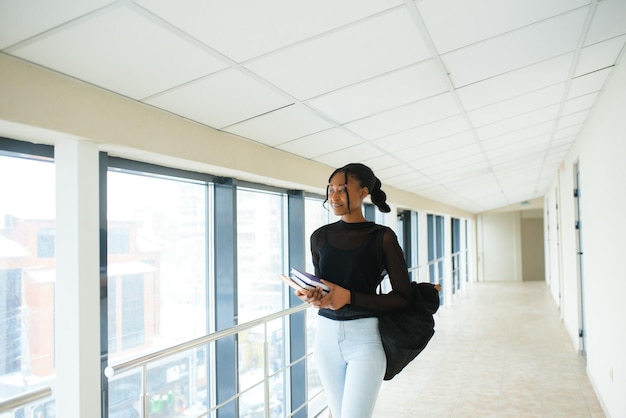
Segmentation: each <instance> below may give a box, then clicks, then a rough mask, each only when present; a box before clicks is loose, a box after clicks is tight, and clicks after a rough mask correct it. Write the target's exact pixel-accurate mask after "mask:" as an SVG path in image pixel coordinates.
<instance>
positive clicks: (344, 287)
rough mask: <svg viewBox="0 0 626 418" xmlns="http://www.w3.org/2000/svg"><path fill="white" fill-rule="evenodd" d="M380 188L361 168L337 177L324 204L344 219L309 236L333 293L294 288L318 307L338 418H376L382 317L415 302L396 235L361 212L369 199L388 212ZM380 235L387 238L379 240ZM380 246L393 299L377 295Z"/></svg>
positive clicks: (322, 366)
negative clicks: (366, 198)
mask: <svg viewBox="0 0 626 418" xmlns="http://www.w3.org/2000/svg"><path fill="white" fill-rule="evenodd" d="M380 187H381V183H380V180H379V179H378V178H376V176H375V175H374V173H373V172H372V170H371V169H370V168H369V167H367V166H366V165H363V164H359V163H353V164H348V165H346V166H344V167H341V168H339V169H337V170H335V171H334V172H333V173H332V175H331V176H330V179H329V182H328V188H327V192H326V202H328V204H329V205H330V207H331V209H332V211H333V212H334V213H335V215H337V216H340V217H341V220H339V221H337V222H335V223H332V224H329V225H325V226H323V227H321V228H319V229H317V230H316V231H315V232H313V234H312V235H311V253H312V256H313V265H314V267H315V275H316V276H318V277H320V278H322V279H323V283H324V284H326V285H327V286H328V287H329V288H330V292H329V293H328V294H326V295H324V294H322V292H321V289H319V288H317V289H313V290H309V291H296V294H297V295H298V297H300V299H302V300H303V301H305V302H309V303H311V304H312V305H313V306H315V307H317V308H319V320H318V328H317V337H316V342H315V349H314V355H315V362H316V365H317V369H318V373H319V375H320V379H321V381H322V385H323V386H324V390H325V393H326V397H327V399H328V403H329V407H330V411H331V414H332V416H333V418H366V417H371V416H372V413H373V410H374V406H375V404H376V398H377V396H378V391H379V389H380V386H381V383H382V381H383V377H384V374H385V368H386V364H387V363H386V357H385V352H384V350H383V346H382V343H381V340H380V334H379V332H378V317H377V316H378V313H379V312H384V311H389V310H393V309H403V308H406V307H408V306H409V304H410V297H411V296H410V280H409V276H408V272H407V266H406V262H405V260H404V255H403V254H402V249H401V248H400V246H399V245H398V240H397V237H396V235H395V233H394V232H393V231H392V230H391V229H389V228H387V227H385V226H381V225H377V224H375V223H374V222H369V221H367V220H366V219H365V216H364V215H363V199H365V197H366V196H367V195H371V200H372V202H373V203H374V204H375V205H376V206H377V207H378V209H379V210H380V211H381V212H389V211H390V208H389V205H387V203H386V199H387V196H386V194H385V193H384V192H383V191H382V190H381V188H380ZM326 202H325V203H326ZM379 234H382V241H381V240H380V239H378V240H377V237H378V236H379ZM381 245H382V255H383V256H382V264H383V266H384V268H385V269H386V270H387V273H388V275H389V278H390V281H391V286H392V288H393V294H384V295H379V294H377V293H376V289H377V287H378V284H379V283H380V281H381V274H380V273H381V266H380V257H377V254H378V253H377V250H378V249H379V247H380V246H381Z"/></svg>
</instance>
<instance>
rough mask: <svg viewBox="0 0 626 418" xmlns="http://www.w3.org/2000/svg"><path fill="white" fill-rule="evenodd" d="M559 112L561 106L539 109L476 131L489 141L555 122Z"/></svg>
mask: <svg viewBox="0 0 626 418" xmlns="http://www.w3.org/2000/svg"><path fill="white" fill-rule="evenodd" d="M558 111H559V105H552V106H548V107H544V108H542V109H537V110H534V111H532V112H528V113H524V114H522V115H518V116H514V117H512V118H509V119H504V120H501V121H498V122H494V123H491V124H489V125H485V126H482V127H480V128H477V129H476V131H477V132H478V135H480V137H481V138H482V139H485V140H487V139H489V138H493V137H496V136H500V135H504V134H507V133H509V132H513V131H517V130H520V129H524V128H527V127H529V126H534V125H539V124H541V123H544V122H548V121H551V120H554V118H556V116H557V114H558Z"/></svg>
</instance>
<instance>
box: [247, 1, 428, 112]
mask: <svg viewBox="0 0 626 418" xmlns="http://www.w3.org/2000/svg"><path fill="white" fill-rule="evenodd" d="M355 40H358V42H356V41H355ZM429 57H430V53H429V51H428V49H427V48H426V46H425V44H424V41H423V40H422V38H421V36H420V34H419V33H418V31H417V28H416V27H415V24H414V23H413V20H412V19H411V17H410V16H409V14H408V12H407V10H406V9H405V8H400V9H396V10H393V11H392V12H388V13H384V14H381V15H378V16H375V17H373V18H371V19H368V20H365V21H362V22H360V23H359V24H355V25H351V26H349V27H347V28H345V29H341V30H337V31H333V32H330V33H328V34H327V35H324V36H320V37H317V38H314V39H311V40H309V41H305V42H302V43H299V44H297V45H294V46H291V47H288V48H285V49H282V50H280V51H277V52H274V53H271V54H268V55H265V56H263V57H261V58H258V59H255V60H252V61H250V62H248V63H246V64H245V65H246V67H247V68H249V69H250V70H251V71H254V72H255V73H257V74H259V75H260V76H261V77H263V78H265V79H266V80H268V81H270V82H271V83H273V84H275V85H277V86H278V87H280V88H281V89H283V90H284V91H286V92H288V93H289V94H291V95H293V96H294V97H296V98H297V99H299V100H306V99H309V98H311V97H314V96H318V95H321V94H324V93H327V92H330V91H333V90H336V89H338V88H341V87H345V86H348V85H351V84H354V83H357V82H360V81H363V80H367V79H369V78H372V77H375V76H377V75H380V74H384V73H386V72H389V71H392V70H395V69H398V68H402V67H405V66H407V65H410V64H414V63H416V62H418V61H421V60H424V59H426V58H429Z"/></svg>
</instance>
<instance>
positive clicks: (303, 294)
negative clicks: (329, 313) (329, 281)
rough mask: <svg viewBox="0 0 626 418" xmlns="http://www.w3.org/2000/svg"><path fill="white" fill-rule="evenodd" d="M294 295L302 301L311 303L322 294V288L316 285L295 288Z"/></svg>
mask: <svg viewBox="0 0 626 418" xmlns="http://www.w3.org/2000/svg"><path fill="white" fill-rule="evenodd" d="M295 292H296V296H297V297H298V298H300V300H302V301H303V302H306V303H313V302H315V301H317V300H320V299H321V298H322V296H323V294H322V288H321V287H316V288H315V289H308V290H307V289H302V290H296V291H295Z"/></svg>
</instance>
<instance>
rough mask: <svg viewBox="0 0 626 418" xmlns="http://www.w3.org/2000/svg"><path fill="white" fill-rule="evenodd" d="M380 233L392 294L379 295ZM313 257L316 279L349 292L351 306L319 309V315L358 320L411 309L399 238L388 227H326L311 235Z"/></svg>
mask: <svg viewBox="0 0 626 418" xmlns="http://www.w3.org/2000/svg"><path fill="white" fill-rule="evenodd" d="M381 230H382V231H381ZM378 231H381V233H383V238H382V248H383V252H382V263H383V266H384V268H385V269H386V270H387V273H388V274H389V279H390V281H391V286H392V289H393V294H385V295H378V294H376V288H377V286H378V284H379V283H380V281H381V277H380V273H381V266H380V265H379V261H378V257H377V252H376V248H377V242H376V236H377V232H378ZM311 253H312V256H313V266H314V267H315V275H316V276H318V277H321V278H322V279H324V280H327V281H329V282H332V283H335V284H337V285H339V286H341V287H343V288H345V289H348V290H350V304H349V305H346V306H344V307H343V308H341V309H338V310H331V309H320V310H319V314H320V315H322V316H325V317H327V318H331V319H339V320H346V319H356V318H365V317H372V316H377V314H378V312H384V311H390V310H395V309H403V308H406V307H408V306H409V304H410V300H411V293H410V292H411V291H410V279H409V274H408V271H407V266H406V261H405V259H404V255H403V253H402V248H400V245H399V244H398V238H397V237H396V234H395V233H394V232H393V230H392V229H390V228H389V227H386V226H383V225H378V224H375V223H374V222H358V223H348V222H343V221H338V222H335V223H332V224H328V225H324V226H322V227H321V228H319V229H317V230H316V231H315V232H313V234H311Z"/></svg>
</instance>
